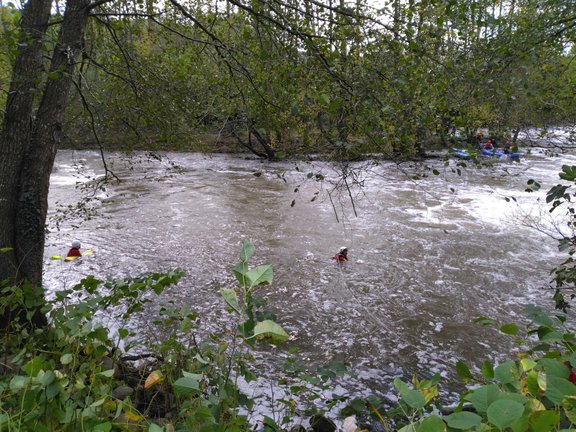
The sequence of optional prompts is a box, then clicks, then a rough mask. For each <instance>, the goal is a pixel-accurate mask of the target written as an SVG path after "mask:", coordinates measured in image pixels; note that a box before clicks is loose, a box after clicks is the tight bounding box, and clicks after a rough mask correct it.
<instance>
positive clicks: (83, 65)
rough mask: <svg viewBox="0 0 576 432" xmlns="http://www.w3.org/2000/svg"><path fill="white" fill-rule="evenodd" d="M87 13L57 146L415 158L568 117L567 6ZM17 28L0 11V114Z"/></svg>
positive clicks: (169, 8) (112, 6)
mask: <svg viewBox="0 0 576 432" xmlns="http://www.w3.org/2000/svg"><path fill="white" fill-rule="evenodd" d="M91 15H92V17H93V18H94V19H91V20H89V23H88V28H87V30H86V36H85V41H84V47H83V52H82V58H81V59H80V64H79V66H78V68H77V73H76V75H75V77H74V81H75V85H74V88H73V91H72V92H73V100H72V101H71V103H70V106H69V108H68V112H67V122H66V125H65V131H66V136H65V139H64V144H65V145H67V146H72V147H78V146H87V145H89V146H98V145H100V144H101V145H104V146H105V147H106V148H113V147H117V146H124V147H134V148H153V149H162V148H172V149H181V150H211V151H222V150H224V151H231V150H235V149H244V150H245V149H246V148H249V149H250V150H251V151H253V152H255V153H257V154H258V155H260V156H262V157H270V158H275V157H285V156H289V155H299V156H302V155H305V154H307V153H310V152H319V151H320V152H323V153H327V154H336V155H342V154H347V153H348V152H350V151H352V152H353V154H359V153H364V152H371V153H374V152H378V153H384V154H386V155H388V156H392V155H394V154H402V155H415V154H418V153H421V152H422V151H423V150H425V149H426V148H428V147H430V146H439V145H440V146H446V145H447V142H448V140H449V139H453V138H454V134H455V132H456V131H458V134H459V135H460V136H461V137H463V138H466V137H468V138H471V136H472V135H473V134H474V133H475V131H476V129H477V128H478V127H483V128H489V129H490V131H491V133H494V134H499V135H507V136H510V137H514V136H515V134H517V132H518V131H519V130H522V129H523V128H527V127H534V126H536V127H547V126H550V125H572V124H573V123H574V119H575V112H574V111H575V109H576V108H575V107H576V103H575V102H576V101H575V100H574V98H575V92H574V85H575V84H576V69H575V68H576V66H575V64H574V63H573V62H572V59H573V57H574V54H575V53H574V51H573V49H572V45H571V44H570V43H571V42H570V41H573V40H574V38H575V34H574V33H575V30H574V27H575V23H576V18H575V16H574V10H573V5H572V4H571V3H570V2H568V3H566V2H561V1H557V0H550V1H546V2H537V1H534V0H521V1H511V2H507V1H504V0H502V1H496V2H495V1H486V0H479V1H471V2H463V1H446V2H439V1H434V0H423V1H418V2H414V1H409V2H399V1H391V2H387V3H383V4H378V6H376V5H375V4H373V3H368V2H363V1H357V2H355V3H353V4H348V3H345V2H343V1H342V2H340V3H339V4H332V3H330V4H326V5H322V4H320V3H316V2H282V1H278V2H272V3H271V2H248V3H243V2H238V1H229V2H226V3H222V4H220V3H217V2H214V3H210V2H207V3H206V2H203V1H197V2H196V1H191V2H186V3H180V2H178V1H176V0H173V1H171V2H168V3H166V4H162V5H157V4H153V3H152V2H146V3H145V2H137V3H129V2H128V3H120V2H116V3H104V4H102V5H101V6H100V7H98V8H96V9H94V10H93V11H92V13H91ZM18 16H19V12H18V11H16V10H14V9H12V8H10V6H7V7H4V8H2V17H3V18H2V23H3V26H2V29H3V31H2V33H1V34H0V37H1V38H2V41H1V42H2V43H0V47H1V48H0V50H1V52H0V86H1V88H2V92H1V93H0V100H3V99H4V98H5V95H6V91H7V85H8V79H7V78H8V76H9V71H10V68H11V64H12V61H13V58H14V53H15V50H14V48H15V45H16V44H15V40H16V38H15V36H14V34H13V31H14V29H15V25H14V23H15V21H16V20H17V19H18ZM58 19H59V17H58V16H54V17H53V21H54V22H58ZM52 30H53V29H49V31H48V35H49V36H51V37H52V38H55V36H56V33H55V32H53V31H52ZM47 44H48V45H51V44H53V42H51V41H48V42H47ZM48 79H50V77H49V76H48Z"/></svg>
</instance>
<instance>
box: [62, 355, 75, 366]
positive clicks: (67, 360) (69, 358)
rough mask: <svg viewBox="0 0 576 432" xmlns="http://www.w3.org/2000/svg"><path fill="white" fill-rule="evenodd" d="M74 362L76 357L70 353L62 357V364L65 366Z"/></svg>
mask: <svg viewBox="0 0 576 432" xmlns="http://www.w3.org/2000/svg"><path fill="white" fill-rule="evenodd" d="M72 360H74V356H73V355H72V354H70V353H66V354H64V355H63V356H61V357H60V363H62V364H63V365H67V364H70V363H72Z"/></svg>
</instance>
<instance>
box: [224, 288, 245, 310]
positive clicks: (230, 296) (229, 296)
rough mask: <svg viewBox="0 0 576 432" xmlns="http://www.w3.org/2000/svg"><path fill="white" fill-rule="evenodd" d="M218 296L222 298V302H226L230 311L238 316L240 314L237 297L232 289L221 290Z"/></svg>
mask: <svg viewBox="0 0 576 432" xmlns="http://www.w3.org/2000/svg"><path fill="white" fill-rule="evenodd" d="M220 294H221V295H222V297H223V298H224V301H226V303H228V305H229V306H230V307H231V308H232V309H234V310H235V311H236V312H238V313H239V314H241V313H242V310H241V309H240V304H239V303H238V295H237V294H236V291H234V290H233V289H227V288H222V289H221V290H220Z"/></svg>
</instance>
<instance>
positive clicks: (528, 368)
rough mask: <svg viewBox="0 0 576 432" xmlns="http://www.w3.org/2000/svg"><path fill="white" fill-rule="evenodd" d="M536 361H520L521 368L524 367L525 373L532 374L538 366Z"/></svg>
mask: <svg viewBox="0 0 576 432" xmlns="http://www.w3.org/2000/svg"><path fill="white" fill-rule="evenodd" d="M537 364H538V363H536V362H535V361H534V360H532V359H527V358H526V359H522V360H520V366H521V367H522V371H523V372H530V371H531V370H532V369H534V367H535V366H536V365H537Z"/></svg>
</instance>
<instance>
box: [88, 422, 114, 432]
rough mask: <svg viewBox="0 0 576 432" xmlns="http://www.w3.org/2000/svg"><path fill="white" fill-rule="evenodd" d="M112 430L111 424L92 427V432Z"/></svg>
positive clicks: (106, 423)
mask: <svg viewBox="0 0 576 432" xmlns="http://www.w3.org/2000/svg"><path fill="white" fill-rule="evenodd" d="M111 430H112V423H110V422H104V423H100V424H97V425H95V426H94V427H92V431H93V432H110V431H111Z"/></svg>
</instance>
